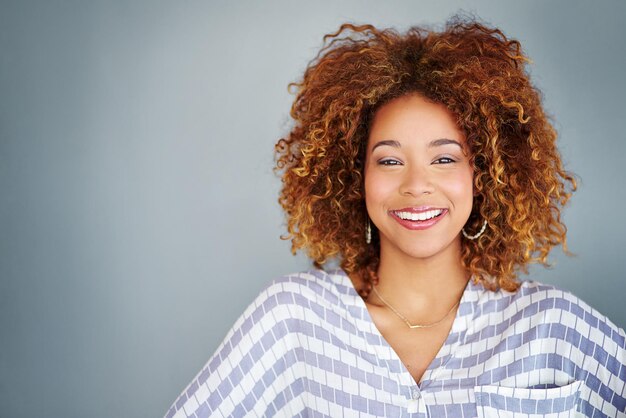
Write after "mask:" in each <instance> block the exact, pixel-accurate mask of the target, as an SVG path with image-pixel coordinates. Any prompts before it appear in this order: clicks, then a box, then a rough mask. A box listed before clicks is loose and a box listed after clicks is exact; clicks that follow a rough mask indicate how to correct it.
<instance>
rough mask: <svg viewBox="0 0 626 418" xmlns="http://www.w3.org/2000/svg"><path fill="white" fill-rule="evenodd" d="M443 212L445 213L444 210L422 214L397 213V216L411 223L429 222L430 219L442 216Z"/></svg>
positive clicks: (428, 211)
mask: <svg viewBox="0 0 626 418" xmlns="http://www.w3.org/2000/svg"><path fill="white" fill-rule="evenodd" d="M442 212H443V210H441V209H436V210H427V211H426V212H420V213H414V212H396V215H397V216H398V217H399V218H400V219H406V220H410V221H425V220H428V219H432V218H434V217H435V216H439V215H441V213H442Z"/></svg>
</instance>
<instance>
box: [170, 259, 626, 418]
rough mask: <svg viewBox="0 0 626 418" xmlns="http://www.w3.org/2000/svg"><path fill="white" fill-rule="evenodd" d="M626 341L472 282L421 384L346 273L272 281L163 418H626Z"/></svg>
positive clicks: (541, 288) (570, 305)
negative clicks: (409, 417)
mask: <svg viewBox="0 0 626 418" xmlns="http://www.w3.org/2000/svg"><path fill="white" fill-rule="evenodd" d="M625 341H626V334H625V333H624V330H622V329H620V328H618V327H617V326H616V325H614V324H613V323H611V322H610V321H609V320H608V319H607V318H606V317H604V316H603V315H601V314H600V313H599V312H597V311H596V310H594V309H592V308H591V307H589V306H588V305H587V304H585V303H584V302H583V301H581V300H580V299H578V298H577V297H575V296H573V295H571V294H570V293H568V292H565V291H562V290H559V289H556V288H555V287H553V286H548V285H544V284H540V283H536V282H523V284H522V286H521V288H520V289H519V290H518V291H517V292H514V293H511V292H506V291H497V292H492V291H489V290H485V289H484V288H483V287H482V286H481V285H480V284H474V283H472V282H471V281H470V283H469V284H468V285H467V288H466V289H465V291H464V293H463V296H462V298H461V302H460V305H459V308H458V312H457V316H456V318H455V319H454V323H453V325H452V329H451V331H450V334H449V336H448V338H447V340H446V341H445V343H444V345H443V346H442V347H441V349H440V351H439V353H438V354H437V356H436V357H435V359H434V361H433V362H432V363H431V364H430V366H429V367H428V369H427V370H426V372H425V373H424V375H423V377H422V380H421V382H420V383H419V385H417V384H415V381H414V380H413V378H412V377H411V375H410V373H409V372H408V371H407V369H406V368H405V367H404V365H403V364H402V362H401V361H400V359H399V357H398V356H397V354H396V353H395V352H394V350H393V349H392V348H391V346H389V344H388V343H387V342H386V341H385V339H384V338H383V337H382V336H381V334H380V332H379V331H378V329H377V328H376V327H375V325H374V323H373V322H372V319H371V317H370V315H369V313H368V311H367V308H366V306H365V303H364V301H363V300H362V299H361V297H360V296H359V295H358V294H357V292H356V291H355V289H354V287H353V285H352V282H351V281H350V279H349V278H348V277H347V276H346V274H345V273H344V272H343V271H342V270H336V271H333V272H330V273H327V272H324V271H321V270H315V271H310V272H305V273H298V274H294V275H290V276H286V277H282V278H280V279H277V280H275V281H273V282H272V283H271V284H270V285H269V286H268V287H267V288H266V289H265V290H263V291H262V292H261V294H260V295H259V296H258V297H257V298H256V300H255V301H254V302H253V303H252V304H251V305H250V306H249V307H248V308H247V309H246V311H245V312H244V314H243V315H242V316H241V317H240V318H239V319H238V320H237V322H236V323H235V325H234V326H233V328H232V329H231V330H230V332H229V333H228V335H227V336H226V339H225V340H224V342H222V344H221V345H220V346H219V348H218V349H217V351H216V353H215V354H214V355H213V357H212V358H211V359H210V360H209V361H208V363H207V364H206V366H205V367H204V368H203V369H202V370H201V371H200V373H199V374H198V375H197V376H196V377H195V378H194V379H193V381H192V382H191V383H190V384H189V386H188V387H187V388H186V389H185V390H184V391H183V393H182V394H181V395H180V397H179V398H178V399H177V400H176V402H175V403H174V404H173V405H172V407H171V408H170V409H169V411H168V412H167V414H166V417H168V418H170V417H176V418H178V417H208V416H213V417H222V416H224V417H226V416H232V417H261V416H263V417H265V416H281V417H292V416H299V417H309V416H310V417H381V416H386V417H400V416H413V417H455V418H458V417H505V416H515V417H538V416H549V417H570V416H589V417H591V416H593V417H596V416H598V417H604V416H608V417H616V416H626V412H625V411H626V389H625V387H626V386H625V385H626V342H625Z"/></svg>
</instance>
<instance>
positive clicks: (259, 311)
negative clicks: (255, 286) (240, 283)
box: [234, 270, 358, 328]
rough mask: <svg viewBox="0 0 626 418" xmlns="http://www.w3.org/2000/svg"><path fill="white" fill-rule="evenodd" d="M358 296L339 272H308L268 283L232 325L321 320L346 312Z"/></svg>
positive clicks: (346, 278) (348, 281)
mask: <svg viewBox="0 0 626 418" xmlns="http://www.w3.org/2000/svg"><path fill="white" fill-rule="evenodd" d="M355 297H358V294H357V293H356V291H355V290H354V288H353V287H352V286H351V284H350V279H349V278H348V277H347V276H346V275H345V273H343V271H330V272H326V271H324V270H309V271H303V272H298V273H292V274H287V275H284V276H281V277H278V278H276V279H274V280H272V281H271V282H269V283H268V284H267V285H266V286H265V288H263V289H262V290H261V291H260V292H259V294H258V296H257V297H256V298H255V299H254V301H253V302H252V303H251V304H250V305H249V306H248V308H247V309H246V310H245V311H244V313H243V315H242V316H241V317H240V318H239V320H238V321H237V322H236V323H235V326H234V328H240V327H244V328H248V327H249V326H250V325H249V324H250V323H258V322H266V323H267V322H268V321H269V322H281V321H282V320H284V319H287V318H290V319H299V320H307V321H310V320H313V318H315V317H321V318H324V317H325V316H327V315H328V311H329V310H332V311H342V310H349V309H350V306H351V305H353V304H354V299H355Z"/></svg>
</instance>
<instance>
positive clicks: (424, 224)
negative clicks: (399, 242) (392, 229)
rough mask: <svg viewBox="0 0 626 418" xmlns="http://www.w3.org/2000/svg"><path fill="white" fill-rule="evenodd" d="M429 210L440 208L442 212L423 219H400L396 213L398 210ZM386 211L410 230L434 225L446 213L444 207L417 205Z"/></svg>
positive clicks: (419, 229)
mask: <svg viewBox="0 0 626 418" xmlns="http://www.w3.org/2000/svg"><path fill="white" fill-rule="evenodd" d="M431 210H440V211H442V212H441V214H440V215H439V216H436V217H434V218H431V219H428V220H425V221H412V220H409V219H402V218H400V217H399V216H398V215H397V213H398V212H411V213H423V212H428V211H431ZM388 213H389V216H391V217H392V218H393V219H394V220H395V221H396V222H398V223H399V224H400V225H402V226H403V227H404V228H406V229H409V230H411V231H421V230H424V229H428V228H431V227H433V226H434V225H436V224H437V223H438V222H439V221H440V220H442V219H443V217H444V216H446V215H447V214H448V210H447V209H444V208H436V207H432V206H419V207H410V208H402V209H396V210H390V211H389V212H388Z"/></svg>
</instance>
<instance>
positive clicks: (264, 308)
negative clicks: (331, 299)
mask: <svg viewBox="0 0 626 418" xmlns="http://www.w3.org/2000/svg"><path fill="white" fill-rule="evenodd" d="M295 299H296V298H294V292H292V291H290V290H289V282H288V281H285V280H280V279H279V280H276V281H274V282H272V283H271V284H270V285H269V286H268V287H267V288H266V289H265V290H264V291H262V292H261V294H260V295H259V296H258V297H257V298H256V299H255V300H254V302H253V303H252V304H251V305H250V306H249V307H248V308H247V309H246V310H245V312H244V313H243V314H242V315H241V317H240V318H239V319H238V320H237V321H236V322H235V324H234V326H233V327H232V329H231V330H230V331H229V332H228V334H227V335H226V338H225V339H224V341H223V342H222V343H221V344H220V346H219V347H218V348H217V351H216V352H215V353H214V354H213V356H212V357H211V358H210V359H209V361H208V362H207V364H206V365H205V366H204V367H203V368H202V370H201V371H200V372H199V373H198V375H197V376H196V377H195V378H194V379H193V380H192V381H191V383H190V384H189V385H188V386H187V388H185V390H184V391H183V392H182V393H181V394H180V396H179V397H178V399H177V400H176V401H175V402H174V404H173V405H172V406H171V407H170V409H169V410H168V412H167V414H166V415H165V416H166V418H172V417H175V418H179V417H190V416H193V417H228V416H233V417H244V416H272V415H274V413H275V412H276V411H279V410H280V412H281V413H285V414H286V415H291V416H294V415H297V414H298V413H299V412H301V411H302V409H303V408H304V404H303V401H302V396H299V395H301V394H302V393H303V379H302V373H301V370H299V369H298V367H299V366H298V361H297V356H298V350H297V349H296V347H297V341H298V335H297V332H294V331H297V330H293V329H291V328H293V324H294V322H293V318H294V317H298V316H300V310H299V309H298V306H297V305H296V304H294V300H295ZM296 325H297V324H296Z"/></svg>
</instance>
